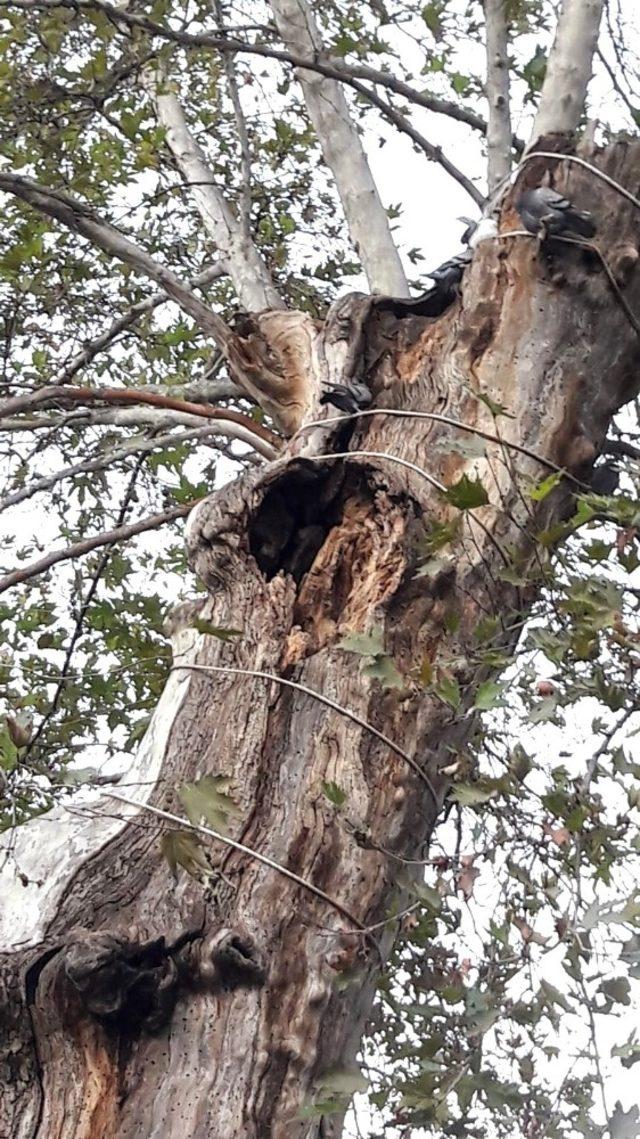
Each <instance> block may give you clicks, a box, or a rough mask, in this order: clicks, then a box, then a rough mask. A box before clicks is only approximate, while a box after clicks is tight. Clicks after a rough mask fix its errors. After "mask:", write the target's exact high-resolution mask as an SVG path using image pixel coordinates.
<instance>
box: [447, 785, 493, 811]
mask: <svg viewBox="0 0 640 1139" xmlns="http://www.w3.org/2000/svg"><path fill="white" fill-rule="evenodd" d="M495 794H496V788H495V787H493V788H490V789H487V788H484V787H482V786H480V785H479V784H476V783H456V784H454V786H453V790H452V791H451V797H452V799H455V800H456V802H457V803H460V805H461V806H462V807H477V806H478V805H479V804H480V803H488V801H489V799H493V797H494V795H495Z"/></svg>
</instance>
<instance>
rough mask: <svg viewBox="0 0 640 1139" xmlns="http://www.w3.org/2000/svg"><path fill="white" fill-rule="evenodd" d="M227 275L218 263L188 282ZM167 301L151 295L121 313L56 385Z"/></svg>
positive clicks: (193, 284) (163, 295)
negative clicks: (142, 317)
mask: <svg viewBox="0 0 640 1139" xmlns="http://www.w3.org/2000/svg"><path fill="white" fill-rule="evenodd" d="M227 273H228V269H227V266H226V265H225V264H224V262H223V261H218V262H216V264H215V265H211V266H209V268H208V269H204V270H203V272H202V273H199V274H198V276H197V277H194V278H193V280H192V281H190V284H191V287H192V288H196V287H202V286H203V285H207V284H209V282H210V281H216V280H218V278H219V277H224V276H226V275H227ZM167 301H168V297H167V294H166V293H153V295H152V296H150V297H146V298H145V299H144V300H143V301H138V303H137V304H135V305H132V306H131V308H130V309H129V310H128V312H125V313H123V315H122V316H119V317H118V319H117V320H114V322H113V324H112V325H110V327H109V328H107V329H105V331H104V332H101V333H100V335H99V336H96V337H94V339H93V340H89V341H88V342H87V343H86V344H85V346H84V348H83V349H82V350H81V351H80V352H78V353H77V355H76V356H74V357H73V359H71V360H70V361H69V363H68V364H65V366H64V367H63V368H61V369H60V371H59V373H58V375H57V377H56V380H55V382H56V383H57V384H66V383H68V382H69V380H70V379H72V377H73V376H75V374H76V372H79V371H80V370H81V368H84V367H85V366H86V365H87V364H90V363H91V361H92V360H93V359H95V357H96V356H97V355H98V353H99V352H102V350H103V348H108V347H109V345H110V344H113V342H114V340H115V339H116V338H117V337H118V336H120V334H121V333H123V332H127V331H128V329H130V328H132V327H133V326H134V325H135V324H136V323H137V321H138V320H139V319H140V317H141V316H146V314H147V313H149V312H153V310H154V309H155V308H158V306H159V305H162V304H166V303H167Z"/></svg>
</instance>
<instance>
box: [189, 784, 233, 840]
mask: <svg viewBox="0 0 640 1139" xmlns="http://www.w3.org/2000/svg"><path fill="white" fill-rule="evenodd" d="M230 785H231V780H230V779H229V778H228V777H227V776H226V775H205V776H203V778H202V779H199V780H198V781H197V783H185V784H184V786H182V787H180V788H179V789H178V794H179V796H180V798H181V800H182V804H183V806H184V809H185V811H186V813H187V818H188V819H189V822H191V823H194V824H196V825H197V824H199V823H203V822H205V823H207V824H208V825H209V826H210V827H213V829H214V830H217V831H222V832H223V833H225V832H226V831H227V830H228V828H229V823H230V820H231V818H232V817H235V818H239V817H240V814H241V812H240V811H239V809H238V807H237V804H236V803H235V802H234V800H233V799H232V798H231V796H230V795H228V794H227V792H228V790H229V787H230Z"/></svg>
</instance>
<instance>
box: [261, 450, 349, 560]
mask: <svg viewBox="0 0 640 1139" xmlns="http://www.w3.org/2000/svg"><path fill="white" fill-rule="evenodd" d="M343 481H344V469H343V465H342V463H341V462H335V463H331V464H329V463H326V464H323V465H320V464H319V463H311V462H309V461H308V460H305V459H297V460H295V461H294V462H292V463H291V464H290V465H289V467H288V468H287V470H286V472H285V473H284V474H283V475H282V476H281V478H279V479H278V480H277V481H276V482H274V483H273V485H272V486H271V487H270V488H269V490H268V491H267V492H266V494H265V496H264V498H263V499H262V502H261V503H260V505H259V507H258V509H257V510H256V512H255V515H254V517H253V519H252V521H251V524H250V526H249V549H250V551H251V554H252V556H253V557H254V558H255V560H256V562H257V563H258V566H259V567H260V569H261V570H262V572H263V574H264V575H265V577H266V578H267V580H270V579H271V578H272V577H275V575H276V574H277V573H279V572H280V571H281V570H283V571H284V572H285V573H287V574H290V575H291V577H293V578H294V580H295V581H296V582H299V581H301V580H302V578H303V577H304V575H305V574H306V573H307V572H308V570H309V569H310V568H311V566H312V564H313V561H314V559H315V557H316V554H317V553H318V550H319V549H320V547H321V546H322V544H323V542H324V540H325V538H326V536H327V534H328V533H329V531H330V530H331V528H332V526H335V524H336V523H337V522H338V521H339V519H340V515H341V509H342V496H341V494H340V491H341V488H342V483H343Z"/></svg>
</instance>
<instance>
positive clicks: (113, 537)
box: [0, 501, 196, 593]
mask: <svg viewBox="0 0 640 1139" xmlns="http://www.w3.org/2000/svg"><path fill="white" fill-rule="evenodd" d="M195 505H196V502H195V501H193V502H186V503H182V504H181V505H180V506H173V507H172V508H171V510H165V511H164V513H162V514H152V515H150V516H149V517H148V518H141V519H139V520H138V522H129V523H127V525H126V526H117V527H116V528H115V529H114V530H106V531H103V533H101V534H93V535H92V537H90V538H83V539H82V540H81V541H80V542H74V544H73V545H71V546H65V547H63V548H62V549H59V550H51V551H50V553H48V554H45V556H44V557H43V558H39V559H38V560H37V561H35V562H29V564H28V565H26V566H22V568H21V569H17V570H12V571H11V573H8V574H5V576H4V577H3V578H0V593H5V592H6V591H7V589H11V587H12V586H14V585H19V584H20V583H21V582H23V581H29V580H30V578H32V577H38V576H39V575H40V574H41V573H46V571H47V570H48V569H51V567H52V566H55V565H57V564H58V563H59V562H65V561H69V560H70V559H71V558H81V557H84V555H85V554H90V553H91V551H92V550H97V549H98V548H99V547H100V546H109V545H111V544H112V543H113V542H124V541H126V539H127V538H133V537H134V536H135V535H136V534H144V533H145V531H147V530H158V529H159V528H160V526H166V524H167V523H168V522H175V520H176V518H184V517H185V515H187V514H188V513H189V511H190V510H193V508H194V506H195Z"/></svg>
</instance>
